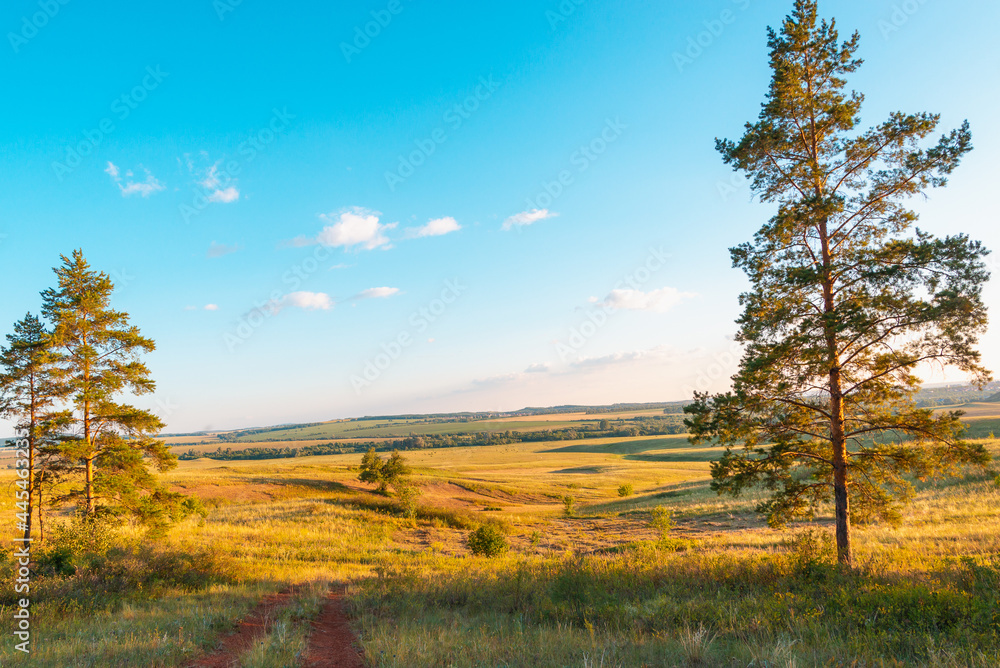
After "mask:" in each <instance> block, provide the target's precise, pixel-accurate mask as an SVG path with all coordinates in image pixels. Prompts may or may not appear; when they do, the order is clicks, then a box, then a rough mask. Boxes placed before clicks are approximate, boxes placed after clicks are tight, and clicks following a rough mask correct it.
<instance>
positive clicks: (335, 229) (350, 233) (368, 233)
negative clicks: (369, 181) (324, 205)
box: [316, 207, 396, 250]
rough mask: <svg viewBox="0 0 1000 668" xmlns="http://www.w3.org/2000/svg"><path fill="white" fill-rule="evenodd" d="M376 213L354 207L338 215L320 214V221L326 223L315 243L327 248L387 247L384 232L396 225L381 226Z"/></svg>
mask: <svg viewBox="0 0 1000 668" xmlns="http://www.w3.org/2000/svg"><path fill="white" fill-rule="evenodd" d="M381 215H382V214H380V213H379V212H377V211H369V210H368V209H363V208H360V207H354V208H352V209H348V210H346V211H341V212H340V213H331V214H322V215H320V219H321V220H323V221H324V222H326V223H328V225H327V226H326V227H324V228H323V230H322V231H321V232H320V233H319V236H317V237H316V243H319V244H320V245H323V246H329V247H333V248H336V247H343V248H352V247H354V246H360V247H362V248H364V249H365V250H374V249H375V248H379V247H380V246H381V247H389V239H388V238H387V237H386V236H385V234H384V232H385V231H386V230H391V229H393V228H395V227H396V223H392V224H391V225H383V224H381V223H380V222H379V216H381Z"/></svg>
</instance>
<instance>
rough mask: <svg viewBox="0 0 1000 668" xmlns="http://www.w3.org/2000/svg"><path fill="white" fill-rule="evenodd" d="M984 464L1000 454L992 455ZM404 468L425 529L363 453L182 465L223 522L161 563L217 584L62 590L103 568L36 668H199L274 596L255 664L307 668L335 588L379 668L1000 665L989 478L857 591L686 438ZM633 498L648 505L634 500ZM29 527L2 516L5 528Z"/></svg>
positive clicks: (66, 612)
mask: <svg viewBox="0 0 1000 668" xmlns="http://www.w3.org/2000/svg"><path fill="white" fill-rule="evenodd" d="M990 448H991V449H992V451H993V452H994V453H997V454H1000V444H998V443H997V442H996V441H993V442H991V443H990ZM406 455H407V457H408V460H409V462H410V464H411V465H412V466H413V468H414V471H415V474H414V480H415V482H416V484H417V485H418V486H419V489H420V490H421V497H420V501H419V509H418V511H417V514H416V517H415V518H414V519H413V520H410V519H408V518H406V517H404V516H403V514H402V513H401V512H400V510H399V508H398V507H397V504H396V502H395V501H394V500H392V499H390V498H386V497H384V496H380V495H377V494H374V493H372V491H371V490H370V488H368V487H366V486H364V485H362V484H360V483H358V482H357V480H356V475H357V471H356V470H355V467H356V466H357V465H358V463H359V461H360V456H359V455H337V456H327V457H313V458H306V459H295V460H275V461H251V462H224V463H223V462H214V461H209V460H204V459H200V460H195V461H187V462H182V463H181V465H180V466H179V467H178V469H176V470H175V471H173V472H171V473H169V474H168V475H167V476H166V477H167V481H168V483H169V484H170V485H171V487H172V488H173V489H175V490H177V491H182V492H185V493H187V494H192V495H195V496H197V497H199V498H201V499H202V500H203V501H204V502H205V503H206V505H207V506H208V508H209V513H208V515H207V517H206V518H205V520H204V521H199V520H198V518H195V519H189V520H185V521H184V523H182V524H181V525H179V526H176V527H175V528H173V529H172V530H171V531H170V533H169V535H168V536H167V538H166V539H165V543H164V546H163V547H162V550H164V551H167V552H171V551H172V552H171V553H181V554H190V555H202V556H196V557H192V558H191V560H190V564H188V565H187V566H186V568H191V569H198V568H200V569H202V570H204V571H206V572H208V571H209V570H211V569H215V570H212V572H213V573H217V574H221V575H214V576H212V578H207V576H206V579H198V580H192V581H184V580H178V581H177V582H174V581H163V582H156V581H154V582H150V583H149V584H148V585H147V586H148V587H149V589H148V590H145V592H144V593H143V594H139V595H131V594H129V595H125V594H123V595H122V596H110V597H101V596H90V595H89V594H87V596H88V597H84V596H83V594H81V593H80V592H77V594H78V598H77V599H74V600H80V601H81V603H80V604H79V605H77V606H76V607H73V606H67V605H66V603H65V598H66V597H65V596H63V597H62V598H61V599H60V598H56V597H55V596H54V595H53V596H51V597H48V596H47V591H49V590H48V589H46V587H51V588H53V589H52V591H56V590H58V587H64V588H65V587H70V591H77V590H76V589H72V587H73V586H74V585H73V583H74V582H76V581H78V580H81V579H82V578H84V577H85V574H87V573H90V572H91V570H88V569H93V568H96V567H94V566H91V567H87V568H84V569H82V570H81V571H79V572H78V573H77V574H76V575H75V576H70V577H69V578H67V579H65V580H58V578H57V579H56V580H57V581H56V582H54V583H48V582H46V583H42V584H40V585H39V587H40V588H39V589H38V591H37V592H36V593H35V596H36V598H37V603H36V604H35V606H34V608H33V611H34V619H33V624H34V626H33V628H34V629H35V632H36V636H35V642H36V645H35V652H34V654H33V657H32V659H33V660H32V665H35V666H59V667H60V668H62V667H66V666H74V667H75V666H95V667H96V666H101V667H105V666H135V665H143V666H146V665H148V666H174V665H183V663H184V662H185V661H187V660H189V659H190V658H191V657H193V656H195V655H196V654H197V652H198V651H199V648H203V647H206V646H210V645H211V644H212V638H214V637H216V636H218V634H219V633H221V632H222V631H224V630H225V629H226V628H230V627H231V625H232V624H233V623H235V621H236V620H238V619H239V618H240V617H242V616H243V615H244V614H246V611H247V610H248V609H249V607H250V606H251V605H252V604H253V602H254V601H255V600H258V599H259V598H260V597H261V596H264V595H265V594H267V593H271V592H274V591H277V590H279V589H282V588H285V587H287V586H288V585H290V584H295V583H300V584H301V583H308V584H309V586H308V587H307V588H306V589H304V590H303V592H304V593H303V594H302V596H301V600H300V601H299V603H298V604H297V605H298V608H297V610H299V612H298V613H296V615H292V616H291V617H288V618H287V619H286V620H285V622H282V624H283V626H281V627H280V628H281V634H280V635H275V634H276V633H277V631H275V632H274V633H272V634H271V635H269V636H268V638H267V639H266V640H265V641H264V642H265V645H261V646H258V647H255V648H254V649H253V650H250V651H248V652H247V653H246V655H245V656H244V657H243V658H242V659H241V661H242V664H241V665H247V666H251V665H253V666H281V665H296V664H295V663H294V656H295V652H296V651H298V650H296V649H295V648H296V647H301V645H302V643H303V642H304V638H305V632H306V630H307V629H308V617H309V615H310V614H314V613H315V609H316V605H315V600H316V598H317V596H318V595H319V594H318V592H320V591H321V590H322V589H323V588H324V587H326V585H327V583H331V582H336V583H347V585H348V598H349V603H350V609H351V611H352V615H353V619H354V620H355V628H356V631H357V632H358V634H359V636H360V639H361V643H362V644H363V646H364V650H365V656H366V659H367V662H368V663H369V665H372V666H385V667H390V666H391V667H410V666H468V667H470V668H471V667H473V666H607V667H610V666H693V665H727V666H729V665H732V666H777V665H781V666H791V665H800V666H805V665H859V666H860V665H939V666H964V665H973V666H994V665H997V664H998V662H1000V649H998V647H1000V643H998V635H997V634H998V631H1000V616H998V614H997V609H998V608H997V603H998V602H997V600H996V599H997V594H996V592H997V591H998V590H1000V562H997V561H996V555H997V554H1000V532H998V531H997V530H996V527H997V526H998V523H1000V487H998V486H997V484H996V483H995V482H994V481H993V478H992V477H991V476H983V475H972V476H969V477H966V478H962V479H958V480H952V481H949V482H946V483H941V484H938V485H923V486H921V487H920V488H919V491H918V494H917V497H916V500H915V502H914V504H913V505H912V506H910V508H909V509H908V511H907V516H906V519H905V523H904V524H903V526H902V527H901V528H899V529H893V528H890V527H880V526H875V527H859V528H857V535H856V538H857V543H858V546H859V547H858V562H859V564H860V566H859V568H858V569H857V570H856V571H855V572H854V573H850V574H844V573H841V572H839V571H838V570H837V569H836V568H835V567H834V566H832V565H831V563H832V562H831V559H832V557H831V554H830V551H829V545H828V544H827V543H826V542H824V540H823V539H822V538H820V537H819V536H821V535H828V534H829V529H830V522H829V518H821V519H820V520H819V521H817V522H816V523H813V524H810V525H801V526H797V527H794V528H792V529H791V530H789V531H778V530H775V529H770V528H768V527H767V526H766V525H765V524H763V523H762V522H761V521H760V519H759V518H758V517H757V516H756V515H755V514H754V513H753V512H752V508H753V505H754V502H755V499H754V498H752V497H751V498H742V499H731V498H719V497H716V496H715V495H714V494H713V493H711V492H710V490H709V489H708V481H709V479H710V476H709V462H710V460H711V459H713V458H714V457H716V456H718V450H713V449H710V448H703V447H692V446H691V445H690V444H688V442H687V441H686V439H685V438H684V437H683V436H677V437H663V436H660V437H644V438H631V439H601V440H587V441H577V442H565V441H562V442H557V443H531V444H526V443H520V444H514V445H506V446H491V447H478V448H449V449H442V450H422V451H412V452H408V453H406ZM2 475H3V482H4V483H7V482H9V480H10V479H11V475H10V472H9V471H3V472H2ZM992 475H996V474H995V473H994V474H992ZM625 484H631V485H632V486H633V488H634V492H635V493H634V495H632V496H628V497H621V496H619V495H618V488H619V487H620V486H622V485H625ZM567 496H570V497H573V499H574V503H575V506H576V508H575V512H574V514H573V516H566V515H565V514H564V503H563V498H564V497H567ZM7 498H10V497H7ZM657 506H665V507H667V508H669V509H671V510H672V511H673V512H674V519H675V521H676V527H675V528H674V529H673V530H671V531H670V532H669V533H668V534H666V535H665V536H664V535H662V534H661V530H660V529H658V528H656V527H654V526H653V525H652V522H651V517H652V516H651V513H650V511H651V510H652V509H653V508H655V507H657ZM12 516H13V507H12V505H11V502H10V501H6V500H5V504H4V505H3V517H4V518H5V520H4V521H7V519H6V518H12ZM484 523H492V524H496V525H498V526H500V527H502V528H503V530H504V531H505V532H506V534H507V536H508V541H509V544H510V551H509V552H508V553H507V554H506V555H504V556H502V557H499V558H496V559H487V558H484V557H473V556H471V555H470V553H469V550H468V548H467V546H466V544H465V541H466V537H467V536H468V534H469V532H470V531H471V530H472V529H473V528H475V527H477V526H480V525H482V524H484ZM810 530H816V531H818V532H819V533H809V531H810ZM209 553H215V554H219V555H222V559H221V561H220V562H219V563H214V562H212V563H209V561H210V560H209V557H207V556H205V555H207V554H209ZM164 558H166V557H164ZM200 560H205V563H204V564H202V562H201V561H200ZM185 563H187V562H185ZM93 572H95V573H96V572H98V571H93ZM102 577H103V576H102ZM98 581H99V582H104V583H105V584H104V585H102V586H105V587H107V584H106V583H107V580H98ZM59 591H62V590H59ZM88 591H89V590H88ZM310 597H311V598H310ZM71 598H72V597H71ZM8 600H9V597H8ZM310 610H311V611H313V612H312V613H310V612H309V611H310ZM2 612H3V614H4V615H8V614H9V612H10V607H9V605H5V607H4V610H3V611H2ZM289 614H291V613H289ZM991 615H992V616H991ZM290 657H291V658H290ZM19 658H20V657H19V656H16V653H14V652H13V651H12V643H10V642H6V643H5V644H4V645H3V646H2V647H0V665H4V666H6V665H19V663H18V662H19ZM852 662H855V663H853V664H852Z"/></svg>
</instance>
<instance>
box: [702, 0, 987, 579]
mask: <svg viewBox="0 0 1000 668" xmlns="http://www.w3.org/2000/svg"><path fill="white" fill-rule="evenodd" d="M858 43H859V36H858V35H857V34H854V35H853V36H852V37H851V38H850V39H849V40H847V41H846V42H840V40H839V37H838V33H837V29H836V24H835V22H833V21H829V22H827V21H825V20H824V21H820V20H819V19H818V12H817V5H816V2H814V1H812V0H797V1H796V3H795V7H794V11H793V12H792V14H791V15H790V16H789V17H787V18H786V19H785V21H784V23H783V25H782V27H781V30H780V31H778V32H776V31H774V30H769V31H768V46H769V48H770V60H771V69H772V78H771V84H770V89H769V91H768V93H767V97H766V99H765V102H764V104H763V105H762V109H761V112H760V116H759V118H758V119H757V122H756V123H753V124H749V123H748V124H747V126H746V132H745V134H744V135H743V137H742V139H741V140H740V141H739V142H733V141H725V140H719V141H718V142H717V147H718V150H719V151H720V152H721V153H722V155H723V158H724V159H725V161H726V162H727V163H728V164H730V165H732V166H733V168H734V169H735V170H738V171H742V172H743V173H744V174H746V175H747V176H748V177H749V178H750V179H751V180H752V184H753V189H754V192H755V193H756V194H757V195H758V196H759V197H760V199H761V200H762V201H763V202H769V203H774V204H776V205H777V213H776V214H775V216H774V217H773V218H771V220H770V221H769V222H768V223H767V224H765V225H764V226H763V227H762V228H761V229H760V231H759V232H757V234H756V236H755V237H754V240H753V242H751V243H745V244H743V245H741V246H738V247H736V248H734V249H732V251H731V253H732V258H733V264H734V266H735V267H739V268H740V269H742V270H743V271H744V272H746V274H747V276H748V277H749V279H750V283H751V288H750V290H749V291H748V292H746V293H745V294H743V295H742V296H741V298H740V301H741V304H742V305H743V307H744V311H743V315H742V317H741V318H740V319H739V321H738V323H739V325H740V330H739V335H738V340H739V341H740V342H742V344H743V345H744V347H745V354H744V357H743V359H742V361H741V365H740V368H739V371H738V373H737V374H736V375H735V376H734V378H733V389H732V391H731V392H729V393H726V394H721V395H716V396H712V397H710V396H708V395H705V394H699V395H698V396H697V397H696V401H695V403H694V404H692V405H691V406H689V407H688V408H687V409H686V411H687V412H688V413H689V414H690V417H689V419H688V420H687V424H688V426H689V428H690V429H691V431H692V433H693V439H694V440H695V441H702V440H708V439H717V440H718V442H719V443H721V444H723V445H726V446H728V447H727V451H726V454H725V456H724V457H722V459H721V461H719V462H717V463H715V464H714V465H713V467H712V476H713V478H714V481H713V488H714V489H715V490H716V491H717V492H719V493H720V494H721V493H723V492H727V493H732V494H739V493H740V492H742V491H744V490H745V489H747V488H749V487H753V486H758V485H763V486H765V487H766V488H767V489H769V490H770V491H771V492H772V495H771V497H770V499H769V500H768V501H766V502H765V503H763V504H762V505H761V506H760V510H761V511H762V512H764V513H766V514H767V516H768V517H769V520H770V521H771V523H772V524H774V525H780V524H782V523H784V522H786V521H787V520H789V519H791V518H794V517H801V516H811V515H812V514H813V513H814V512H815V511H816V508H817V506H819V505H821V504H824V503H828V502H829V501H831V500H832V501H833V506H834V510H835V517H836V537H837V548H838V556H839V560H840V562H841V563H845V564H850V562H851V559H852V556H851V555H852V551H851V521H852V519H853V520H855V521H857V520H873V519H876V518H881V519H885V520H889V521H898V520H899V517H900V514H899V508H900V502H901V501H903V500H905V499H906V498H907V497H908V496H909V495H910V494H911V490H912V486H911V484H910V482H909V476H915V477H917V478H927V477H930V476H932V475H936V474H940V473H942V472H945V471H947V470H949V469H951V468H953V467H955V466H956V465H960V464H984V463H985V462H987V461H988V460H989V456H988V454H987V453H986V451H985V449H984V448H983V447H982V445H980V444H975V443H969V442H966V441H963V440H962V438H961V432H962V425H961V423H960V420H959V416H960V414H959V413H957V412H952V413H948V414H944V415H940V416H935V415H934V414H933V413H932V412H931V410H929V409H919V408H917V407H916V405H915V402H914V394H915V392H916V391H917V389H918V388H919V384H920V380H919V378H918V377H917V372H918V371H919V369H920V368H921V367H922V366H927V365H929V364H939V365H950V366H953V367H956V368H958V369H960V370H962V371H964V372H966V373H967V374H968V375H969V377H971V378H972V380H973V381H974V382H976V383H979V384H982V383H985V382H986V381H987V380H988V379H989V372H988V371H987V370H986V369H985V368H984V367H983V366H982V365H981V363H980V355H979V353H978V352H977V351H976V349H975V346H976V343H977V339H978V337H979V335H980V334H981V333H982V332H983V331H984V330H985V327H986V324H987V319H986V309H985V307H984V305H983V302H982V298H981V295H982V288H983V285H984V284H985V283H986V281H987V280H988V279H989V273H988V272H987V270H986V268H985V265H984V262H983V258H984V256H985V255H986V254H987V251H986V250H984V249H983V248H982V246H981V245H980V244H979V242H976V241H972V240H970V239H969V238H968V237H967V236H965V235H963V234H956V235H954V236H948V237H945V238H935V237H933V236H931V235H930V234H927V233H926V232H922V231H920V230H919V229H917V230H915V231H914V230H913V229H912V227H913V225H914V223H915V222H916V220H917V216H916V214H915V213H914V212H913V211H911V210H909V209H907V208H906V206H905V204H904V203H905V200H907V199H908V198H910V197H913V196H915V195H920V194H922V193H924V192H925V191H927V190H928V189H930V188H933V187H941V186H944V185H945V184H946V177H947V176H948V175H949V174H951V172H952V171H953V170H954V169H955V168H956V167H957V166H958V164H959V161H960V160H961V158H962V157H963V156H964V155H965V154H966V153H967V152H968V151H970V150H971V149H972V140H971V135H970V132H969V127H968V124H967V123H966V124H964V125H962V127H961V128H959V129H957V130H954V131H952V132H950V133H947V134H945V135H944V136H942V137H941V138H940V140H939V141H938V142H937V143H936V144H934V145H932V146H930V147H926V148H925V147H922V145H921V144H922V140H925V139H926V138H927V137H928V136H930V135H931V134H932V133H933V132H934V131H935V130H936V128H937V126H938V123H939V117H938V116H936V115H932V114H929V113H917V114H904V113H900V112H897V113H893V114H891V115H890V117H889V118H888V120H886V121H885V122H883V123H882V124H881V125H878V126H876V127H874V128H871V129H868V130H864V131H856V128H857V127H858V125H859V123H860V120H859V117H858V116H859V113H860V110H861V105H862V102H863V99H864V98H863V96H862V95H860V94H859V93H856V92H850V93H848V92H847V90H846V85H847V82H846V80H845V77H846V76H847V75H848V74H851V73H853V72H855V71H856V70H857V69H858V67H859V66H860V65H861V61H860V60H859V59H857V58H856V57H855V52H856V50H857V48H858Z"/></svg>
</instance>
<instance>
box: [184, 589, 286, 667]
mask: <svg viewBox="0 0 1000 668" xmlns="http://www.w3.org/2000/svg"><path fill="white" fill-rule="evenodd" d="M296 593H297V592H296V590H295V589H287V590H285V591H282V592H279V593H277V594H271V595H270V596H265V597H264V598H263V599H261V601H260V603H258V604H257V606H256V607H255V608H254V609H253V610H251V611H250V614H248V615H247V616H246V617H244V618H243V619H242V620H241V621H240V625H239V626H238V627H237V628H236V630H235V631H232V632H231V633H229V635H226V636H223V637H222V638H221V639H220V640H219V645H218V647H217V649H216V650H215V651H214V652H211V653H209V654H206V655H205V656H203V657H201V658H200V659H197V660H196V661H194V662H193V663H189V664H188V665H187V668H230V666H236V665H238V664H239V658H240V655H241V654H242V653H243V652H245V651H247V650H248V649H250V648H251V647H253V644H254V641H255V640H257V639H258V638H261V637H263V636H264V635H266V634H267V633H268V632H270V630H271V626H272V625H273V624H274V620H275V619H276V618H277V616H278V612H279V611H280V610H281V609H282V608H284V607H285V606H286V605H288V604H290V603H291V602H292V599H293V598H294V597H295V595H296Z"/></svg>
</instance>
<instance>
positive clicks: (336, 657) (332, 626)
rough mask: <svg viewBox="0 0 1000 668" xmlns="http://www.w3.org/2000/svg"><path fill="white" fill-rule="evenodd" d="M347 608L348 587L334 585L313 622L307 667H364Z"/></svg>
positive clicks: (305, 658) (304, 660)
mask: <svg viewBox="0 0 1000 668" xmlns="http://www.w3.org/2000/svg"><path fill="white" fill-rule="evenodd" d="M356 640H357V639H356V638H355V637H354V633H353V632H352V631H351V627H350V624H349V622H348V619H347V613H346V612H345V610H344V588H343V587H333V588H331V589H330V593H329V594H327V597H326V602H325V603H324V604H323V609H322V610H320V613H319V615H318V616H317V617H316V619H315V620H314V621H313V623H312V628H311V630H310V632H309V642H308V646H307V648H306V652H305V654H304V655H303V657H302V665H303V666H304V667H305V668H364V665H365V662H364V660H363V659H362V658H361V654H360V652H358V650H357V647H356Z"/></svg>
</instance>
